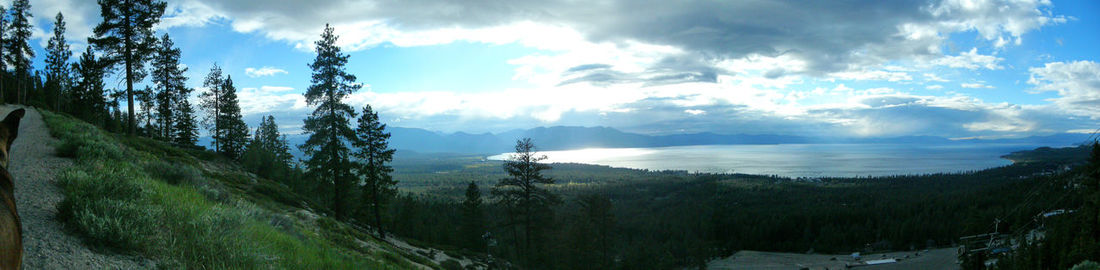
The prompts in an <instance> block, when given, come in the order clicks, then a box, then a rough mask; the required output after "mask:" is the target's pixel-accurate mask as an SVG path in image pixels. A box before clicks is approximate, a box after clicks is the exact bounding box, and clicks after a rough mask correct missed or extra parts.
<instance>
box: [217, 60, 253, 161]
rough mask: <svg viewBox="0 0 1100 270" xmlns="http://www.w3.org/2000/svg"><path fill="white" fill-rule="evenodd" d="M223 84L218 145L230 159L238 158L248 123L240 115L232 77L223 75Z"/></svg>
mask: <svg viewBox="0 0 1100 270" xmlns="http://www.w3.org/2000/svg"><path fill="white" fill-rule="evenodd" d="M223 83H224V84H225V85H224V86H222V89H223V92H222V95H221V96H220V97H221V100H220V101H218V105H219V106H221V108H220V109H219V110H218V112H219V113H221V115H219V116H218V118H220V120H218V122H220V123H222V131H221V134H222V140H220V143H221V146H220V147H219V149H220V151H221V152H220V153H222V155H225V156H227V157H229V158H232V159H240V158H241V153H244V146H245V144H247V143H248V125H246V124H245V123H244V119H243V118H242V116H241V105H240V103H238V101H237V87H236V86H233V78H232V77H230V76H226V77H225V82H223Z"/></svg>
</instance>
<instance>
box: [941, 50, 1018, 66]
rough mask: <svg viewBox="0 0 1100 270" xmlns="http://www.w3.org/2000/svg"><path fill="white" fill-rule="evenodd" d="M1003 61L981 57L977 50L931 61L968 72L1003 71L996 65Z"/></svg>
mask: <svg viewBox="0 0 1100 270" xmlns="http://www.w3.org/2000/svg"><path fill="white" fill-rule="evenodd" d="M1001 61H1004V58H1000V57H996V56H993V55H982V54H979V53H978V48H973V49H970V51H969V52H963V53H960V54H959V55H957V56H950V55H947V56H943V57H941V58H939V59H936V60H934V61H933V63H934V64H936V65H941V66H947V67H952V68H965V69H969V70H975V69H979V68H984V69H991V70H995V69H1003V68H1004V67H1001V66H1000V65H999V64H998V63H1000V62H1001Z"/></svg>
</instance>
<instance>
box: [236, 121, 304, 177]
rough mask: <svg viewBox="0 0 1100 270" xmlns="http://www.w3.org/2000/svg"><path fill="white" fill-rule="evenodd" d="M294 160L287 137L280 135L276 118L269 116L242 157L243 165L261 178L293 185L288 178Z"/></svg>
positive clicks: (257, 129)
mask: <svg viewBox="0 0 1100 270" xmlns="http://www.w3.org/2000/svg"><path fill="white" fill-rule="evenodd" d="M292 158H293V157H292V156H291V155H290V146H289V144H288V143H287V141H286V137H285V136H282V135H279V126H278V125H276V124H275V117H273V116H270V115H268V116H266V117H263V118H262V119H261V120H260V125H259V126H257V127H256V132H255V133H253V136H252V140H251V141H249V143H248V147H246V148H245V151H244V154H243V155H242V157H241V164H242V165H243V166H244V167H245V168H246V169H248V170H250V171H252V172H253V173H256V175H259V176H260V177H264V178H267V179H271V180H277V181H281V182H284V183H286V184H287V185H291V184H292V183H291V181H289V180H290V179H287V178H288V177H290V176H291V174H292V172H291V170H292V168H293V167H292V164H291V159H292Z"/></svg>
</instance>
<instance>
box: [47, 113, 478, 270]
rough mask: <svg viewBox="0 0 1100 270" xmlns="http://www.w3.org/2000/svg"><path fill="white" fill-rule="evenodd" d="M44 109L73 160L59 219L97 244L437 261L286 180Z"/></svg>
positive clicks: (353, 261)
mask: <svg viewBox="0 0 1100 270" xmlns="http://www.w3.org/2000/svg"><path fill="white" fill-rule="evenodd" d="M42 115H43V118H44V119H45V122H46V124H47V125H48V126H49V128H50V133H51V134H52V135H53V136H54V137H57V138H58V139H60V143H59V144H58V145H57V154H58V155H60V156H66V157H72V158H74V159H75V162H74V166H72V167H70V168H68V169H65V170H64V171H62V172H61V173H60V176H59V177H58V180H57V181H58V183H59V186H60V187H61V189H62V193H63V194H64V196H65V198H64V200H63V201H62V202H61V203H60V206H59V207H58V219H59V220H61V221H62V222H63V223H64V224H65V226H66V227H67V228H71V229H72V230H73V231H74V232H76V234H78V235H79V236H81V237H82V238H83V239H84V240H85V242H86V243H89V244H91V245H93V246H95V247H102V248H106V249H109V250H113V251H117V252H121V253H124V254H133V255H137V256H140V257H144V258H148V259H150V260H152V261H155V264H156V265H157V266H158V267H168V268H203V269H209V268H234V269H256V268H264V269H268V268H277V269H437V268H440V266H439V264H438V263H437V262H436V261H433V260H432V259H429V258H427V257H426V256H424V255H421V254H419V253H425V254H432V253H434V252H423V251H424V250H427V249H422V248H417V247H412V246H407V244H404V243H400V240H397V239H392V240H391V239H387V240H388V241H381V240H378V239H376V238H374V237H372V236H370V235H369V234H367V233H366V230H365V229H364V228H358V227H355V226H351V225H348V224H346V223H343V222H339V221H336V220H334V219H332V218H329V217H326V216H325V214H324V213H323V212H318V211H314V210H313V209H311V208H310V204H309V203H308V202H306V200H304V199H302V198H301V197H299V196H297V195H296V194H295V193H294V192H292V191H291V190H289V189H288V188H287V187H286V186H285V185H282V184H279V183H276V182H273V181H270V180H267V179H263V178H258V177H256V176H255V175H253V174H250V173H247V172H244V171H243V170H242V169H241V168H240V167H239V166H238V165H237V164H236V163H235V162H232V161H229V160H226V159H224V158H222V157H220V156H218V155H216V154H213V153H211V152H207V151H202V150H194V149H181V148H176V147H172V146H169V145H166V144H164V143H162V142H159V141H155V140H151V139H147V138H141V137H128V136H122V135H113V134H108V133H106V132H103V131H102V130H100V129H98V128H96V127H94V126H92V125H90V124H87V123H85V122H82V121H79V120H76V119H74V118H71V117H68V116H64V115H59V114H54V113H50V112H42ZM391 242H399V243H398V245H395V244H391ZM418 251H421V252H418ZM433 257H435V258H433V259H437V260H438V259H440V258H441V256H433ZM465 264H471V262H469V261H465ZM124 268H129V267H124Z"/></svg>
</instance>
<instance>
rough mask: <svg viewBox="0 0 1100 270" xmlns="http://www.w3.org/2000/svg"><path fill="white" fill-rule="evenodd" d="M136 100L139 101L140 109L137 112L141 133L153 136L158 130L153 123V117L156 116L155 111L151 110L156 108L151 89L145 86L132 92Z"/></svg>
mask: <svg viewBox="0 0 1100 270" xmlns="http://www.w3.org/2000/svg"><path fill="white" fill-rule="evenodd" d="M134 95H135V96H136V99H137V102H138V103H140V104H141V105H140V106H141V107H140V111H139V112H138V121H141V123H140V124H141V131H142V132H141V135H143V136H146V137H150V138H152V137H155V136H157V134H158V133H160V130H158V129H157V128H156V127H155V125H156V124H154V120H153V118H154V117H155V116H156V112H154V111H153V110H154V109H155V108H156V101H155V98H154V97H153V95H154V94H153V89H152V88H149V86H145V88H144V89H141V90H138V91H137V93H135V94H134Z"/></svg>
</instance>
